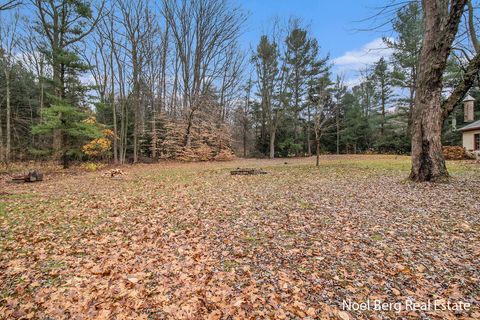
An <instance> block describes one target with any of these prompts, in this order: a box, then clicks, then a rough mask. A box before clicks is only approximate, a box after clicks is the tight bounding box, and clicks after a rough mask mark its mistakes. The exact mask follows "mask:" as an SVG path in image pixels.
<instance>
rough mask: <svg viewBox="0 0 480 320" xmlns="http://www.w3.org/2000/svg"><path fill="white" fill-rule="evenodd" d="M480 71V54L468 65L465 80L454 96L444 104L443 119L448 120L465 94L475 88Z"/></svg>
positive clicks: (459, 85)
mask: <svg viewBox="0 0 480 320" xmlns="http://www.w3.org/2000/svg"><path fill="white" fill-rule="evenodd" d="M479 69H480V53H477V54H476V55H475V57H473V59H472V60H470V62H469V63H468V65H467V68H466V71H465V74H464V76H463V80H462V81H461V82H460V83H459V84H458V85H457V87H456V88H455V90H453V92H452V94H451V95H450V96H449V97H448V99H447V100H445V101H444V102H443V103H442V109H443V118H444V119H446V118H447V117H448V116H449V115H450V113H451V112H452V111H453V109H455V106H456V105H458V104H459V103H460V102H461V101H462V99H463V97H464V96H465V94H466V93H467V92H468V90H470V88H471V87H472V86H473V84H474V82H475V79H476V78H477V76H478V70H479Z"/></svg>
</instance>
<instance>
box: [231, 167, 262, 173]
mask: <svg viewBox="0 0 480 320" xmlns="http://www.w3.org/2000/svg"><path fill="white" fill-rule="evenodd" d="M267 173H268V172H267V171H263V170H259V169H255V168H237V169H235V170H232V171H230V174H231V175H255V174H267Z"/></svg>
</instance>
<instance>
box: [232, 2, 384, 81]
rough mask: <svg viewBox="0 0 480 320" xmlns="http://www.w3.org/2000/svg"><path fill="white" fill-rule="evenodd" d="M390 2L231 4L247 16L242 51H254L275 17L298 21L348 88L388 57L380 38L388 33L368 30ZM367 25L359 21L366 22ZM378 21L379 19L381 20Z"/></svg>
mask: <svg viewBox="0 0 480 320" xmlns="http://www.w3.org/2000/svg"><path fill="white" fill-rule="evenodd" d="M388 2H390V1H389V0H383V1H381V0H234V1H233V3H236V4H238V5H239V6H241V7H242V8H243V9H244V10H246V11H247V13H248V20H247V23H246V30H245V32H244V34H243V35H242V40H241V41H242V46H243V48H244V49H245V50H250V48H254V47H255V46H256V44H257V43H258V41H259V39H260V36H261V35H262V34H263V33H264V32H265V31H266V30H269V29H268V27H269V25H270V24H271V21H272V19H273V18H274V17H279V18H280V19H281V21H282V22H285V23H286V22H287V21H288V19H289V17H291V16H293V17H297V18H301V19H302V21H303V22H304V23H305V24H306V25H307V26H309V30H310V31H311V32H312V34H313V35H314V36H315V38H316V39H317V40H318V42H319V44H320V46H321V52H322V54H323V55H326V54H330V58H331V59H332V62H333V63H334V65H335V66H334V68H333V70H332V71H333V73H334V74H341V75H344V77H345V81H346V83H347V84H349V85H354V84H356V83H357V82H358V80H359V71H360V70H361V69H363V68H365V66H366V65H367V64H372V63H373V62H375V61H378V59H379V58H380V57H382V56H386V57H388V56H390V54H391V50H389V49H386V48H385V45H384V44H383V42H382V36H391V32H390V33H389V32H388V30H386V29H383V30H370V31H360V30H361V29H368V28H369V27H370V26H372V25H376V23H378V21H374V20H371V19H368V18H369V17H372V16H373V15H375V13H378V8H379V7H381V6H383V5H385V4H387V3H388ZM365 19H366V21H362V20H365ZM380 19H381V18H380Z"/></svg>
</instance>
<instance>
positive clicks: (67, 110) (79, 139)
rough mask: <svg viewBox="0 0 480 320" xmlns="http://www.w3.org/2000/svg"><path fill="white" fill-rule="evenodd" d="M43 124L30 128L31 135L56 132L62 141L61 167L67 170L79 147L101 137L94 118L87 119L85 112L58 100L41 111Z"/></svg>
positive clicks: (79, 150) (77, 154)
mask: <svg viewBox="0 0 480 320" xmlns="http://www.w3.org/2000/svg"><path fill="white" fill-rule="evenodd" d="M42 118H43V122H42V123H40V124H38V125H36V126H34V127H33V128H32V133H33V134H43V135H45V134H52V133H53V132H57V133H58V134H59V135H60V137H61V139H62V141H63V144H62V149H61V150H60V151H61V153H62V161H63V167H64V168H68V166H69V160H70V159H71V158H72V157H74V156H80V155H81V146H82V145H84V144H85V143H86V142H88V141H89V140H92V139H97V138H100V137H102V134H101V131H100V129H99V128H98V126H97V125H96V122H95V118H93V117H90V118H89V117H88V114H87V113H86V112H85V111H82V110H79V109H78V108H77V107H74V106H72V105H69V104H67V103H65V102H64V100H61V99H59V100H58V101H57V102H56V103H54V104H52V105H51V106H50V107H49V108H46V109H44V110H43V115H42Z"/></svg>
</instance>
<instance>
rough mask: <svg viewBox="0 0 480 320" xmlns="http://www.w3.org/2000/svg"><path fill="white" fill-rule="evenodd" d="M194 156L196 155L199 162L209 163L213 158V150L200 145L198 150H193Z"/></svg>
mask: <svg viewBox="0 0 480 320" xmlns="http://www.w3.org/2000/svg"><path fill="white" fill-rule="evenodd" d="M195 154H196V155H197V159H198V160H199V161H209V160H212V157H213V149H212V148H211V147H210V146H208V145H206V144H204V143H202V144H200V146H199V147H198V148H196V149H195Z"/></svg>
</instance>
